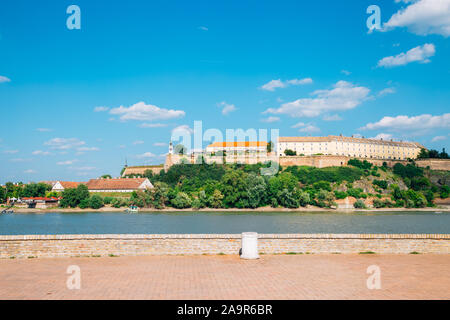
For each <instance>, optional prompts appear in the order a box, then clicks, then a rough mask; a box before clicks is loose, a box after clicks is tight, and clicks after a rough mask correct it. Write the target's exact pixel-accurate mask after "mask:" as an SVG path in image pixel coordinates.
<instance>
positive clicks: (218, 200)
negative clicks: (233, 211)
mask: <svg viewBox="0 0 450 320" xmlns="http://www.w3.org/2000/svg"><path fill="white" fill-rule="evenodd" d="M222 200H223V195H222V192H220V190H217V189H216V190H214V192H213V194H212V196H211V197H210V198H209V205H210V206H211V207H212V208H221V207H222Z"/></svg>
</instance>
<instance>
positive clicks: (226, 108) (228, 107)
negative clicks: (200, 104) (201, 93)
mask: <svg viewBox="0 0 450 320" xmlns="http://www.w3.org/2000/svg"><path fill="white" fill-rule="evenodd" d="M217 106H218V107H219V108H222V114H223V115H227V114H229V113H231V112H233V111H236V110H237V108H236V106H235V105H234V104H229V103H226V102H225V101H222V102H220V103H218V104H217Z"/></svg>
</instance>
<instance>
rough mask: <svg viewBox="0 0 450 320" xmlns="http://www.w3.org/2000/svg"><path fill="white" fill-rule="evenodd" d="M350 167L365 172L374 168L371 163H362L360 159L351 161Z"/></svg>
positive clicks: (365, 161)
mask: <svg viewBox="0 0 450 320" xmlns="http://www.w3.org/2000/svg"><path fill="white" fill-rule="evenodd" d="M348 165H350V166H354V167H357V168H360V169H363V170H369V169H370V168H372V164H371V163H370V162H367V160H364V161H360V160H358V159H351V160H349V161H348Z"/></svg>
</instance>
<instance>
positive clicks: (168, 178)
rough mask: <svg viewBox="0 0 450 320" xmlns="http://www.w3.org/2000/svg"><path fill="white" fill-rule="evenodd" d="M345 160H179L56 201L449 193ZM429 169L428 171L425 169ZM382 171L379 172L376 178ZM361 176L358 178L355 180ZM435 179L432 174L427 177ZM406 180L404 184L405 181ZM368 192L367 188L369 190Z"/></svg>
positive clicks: (295, 203) (414, 174) (397, 203)
mask: <svg viewBox="0 0 450 320" xmlns="http://www.w3.org/2000/svg"><path fill="white" fill-rule="evenodd" d="M349 164H350V166H342V167H327V168H316V167H307V166H291V167H287V168H286V169H285V170H283V169H282V168H280V170H279V171H278V172H276V174H275V175H264V174H263V171H262V169H266V168H268V167H270V166H271V164H270V163H267V164H255V165H248V164H231V165H220V164H206V163H202V164H198V165H190V164H179V165H174V166H172V167H171V168H170V169H169V170H168V171H167V172H165V171H161V172H160V173H158V174H154V173H153V172H152V171H151V170H147V171H146V172H145V176H147V177H148V178H149V179H150V181H151V182H152V184H153V185H154V188H153V189H150V190H146V191H138V192H133V193H132V194H131V196H130V198H125V197H123V196H121V195H116V197H111V196H109V197H104V198H102V197H101V196H99V195H96V194H94V195H90V194H89V191H88V189H87V187H86V186H85V185H80V186H78V187H77V188H76V189H66V190H65V191H64V192H63V193H62V197H63V199H62V201H61V203H60V205H61V207H66V208H67V207H72V208H74V207H77V206H79V207H81V208H93V209H98V208H101V207H102V206H104V205H110V206H113V207H115V208H120V207H125V206H129V205H136V206H138V207H142V208H157V209H162V208H166V207H173V208H176V209H184V208H195V209H200V208H207V207H209V208H258V207H264V206H272V207H274V208H276V207H285V208H298V207H301V206H302V207H306V206H308V205H313V206H318V207H334V206H335V205H336V203H335V201H336V200H339V199H345V198H346V197H354V198H356V199H357V203H358V204H355V205H356V206H360V207H361V208H364V206H361V204H364V203H365V199H371V200H373V204H374V207H377V208H383V207H424V206H433V200H434V199H435V198H436V197H443V198H446V197H448V196H449V193H450V188H449V187H448V186H446V185H445V184H444V185H441V184H437V183H432V182H431V180H430V179H429V178H428V177H430V174H431V173H433V172H431V171H430V170H428V169H423V168H419V167H416V166H415V165H414V163H409V164H407V165H402V164H396V165H395V166H394V168H393V169H391V168H388V167H387V165H386V164H383V166H381V167H377V166H374V165H372V164H370V163H368V162H367V161H360V160H356V159H353V160H350V161H349ZM430 172H431V173H430ZM381 175H382V178H379V179H377V178H378V177H380V176H381ZM361 179H362V180H361ZM436 180H437V179H435V178H433V181H436ZM405 186H406V187H405ZM1 190H2V191H3V193H1V192H0V199H3V201H4V198H5V193H6V191H7V193H8V195H10V196H13V195H20V196H23V195H24V194H27V195H29V196H35V195H42V194H44V195H45V193H46V192H48V190H49V186H47V185H43V184H28V185H21V184H18V185H13V184H11V183H8V184H7V185H6V186H5V187H4V188H2V189H1ZM369 192H372V193H369Z"/></svg>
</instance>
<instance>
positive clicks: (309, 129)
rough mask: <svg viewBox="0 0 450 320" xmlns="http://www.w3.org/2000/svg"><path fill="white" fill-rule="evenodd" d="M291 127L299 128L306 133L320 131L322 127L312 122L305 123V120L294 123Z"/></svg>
mask: <svg viewBox="0 0 450 320" xmlns="http://www.w3.org/2000/svg"><path fill="white" fill-rule="evenodd" d="M291 128H299V129H298V131H299V132H304V133H316V132H320V128H318V127H316V126H315V125H313V124H310V123H303V122H299V123H297V124H294V125H293V126H292V127H291Z"/></svg>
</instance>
